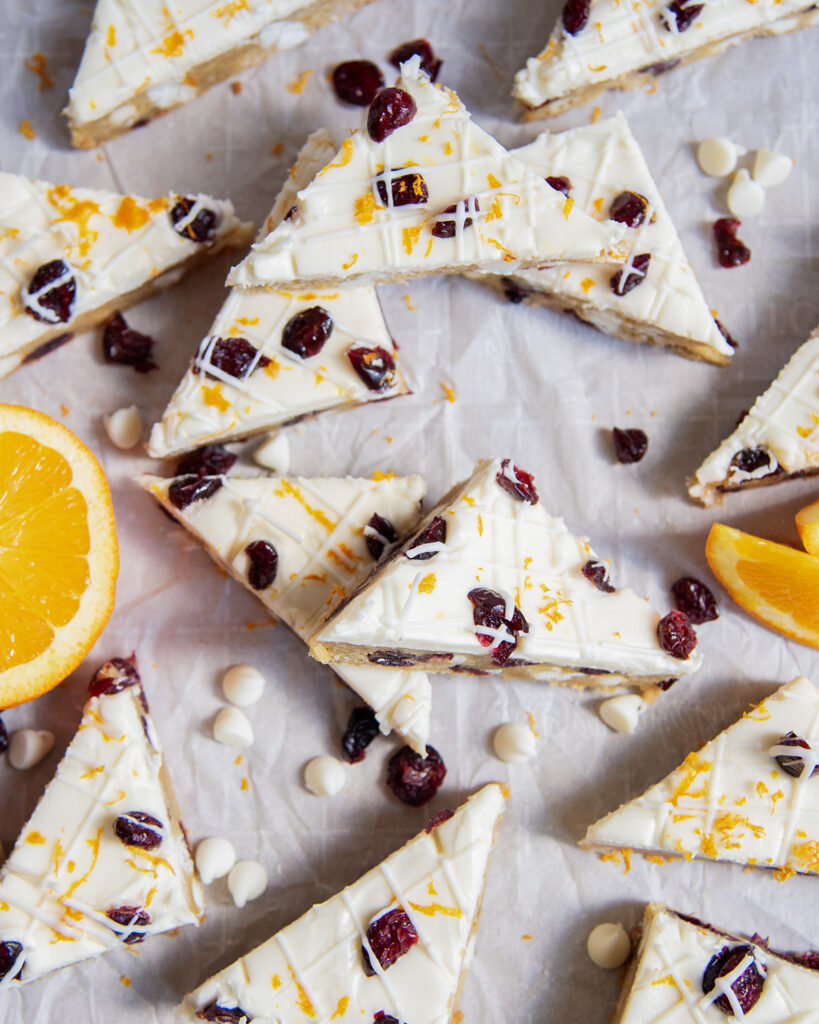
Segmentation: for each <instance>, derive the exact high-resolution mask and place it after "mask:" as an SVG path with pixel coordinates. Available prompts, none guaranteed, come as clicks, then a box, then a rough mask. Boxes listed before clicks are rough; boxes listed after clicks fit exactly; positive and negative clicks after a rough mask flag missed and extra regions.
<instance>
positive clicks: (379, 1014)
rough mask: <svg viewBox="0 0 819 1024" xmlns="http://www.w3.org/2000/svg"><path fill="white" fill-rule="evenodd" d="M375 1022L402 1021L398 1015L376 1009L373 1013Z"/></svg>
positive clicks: (389, 1022)
mask: <svg viewBox="0 0 819 1024" xmlns="http://www.w3.org/2000/svg"><path fill="white" fill-rule="evenodd" d="M373 1024H400V1021H399V1020H398V1018H397V1017H393V1016H392V1015H391V1014H389V1013H384V1011H383V1010H376V1012H375V1014H374V1015H373Z"/></svg>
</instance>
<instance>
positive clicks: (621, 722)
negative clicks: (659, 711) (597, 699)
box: [597, 693, 646, 733]
mask: <svg viewBox="0 0 819 1024" xmlns="http://www.w3.org/2000/svg"><path fill="white" fill-rule="evenodd" d="M645 709H646V702H645V701H644V700H643V698H642V697H638V696H637V694H636V693H624V694H622V695H621V696H619V697H612V698H611V699H610V700H604V701H603V703H602V704H601V705H600V707H599V708H598V711H597V713H598V714H599V715H600V717H601V718H602V719H603V721H604V722H605V723H606V725H607V726H608V727H609V728H610V729H614V731H615V732H628V733H632V732H634V730H635V729H636V728H637V719H638V718H639V717H640V715H641V714H642V713H643V712H644V711H645Z"/></svg>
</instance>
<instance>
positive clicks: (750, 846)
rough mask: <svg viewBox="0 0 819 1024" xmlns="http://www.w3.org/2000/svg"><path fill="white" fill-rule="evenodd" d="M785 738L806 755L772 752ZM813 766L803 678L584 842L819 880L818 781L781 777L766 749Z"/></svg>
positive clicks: (815, 722)
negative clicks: (798, 743)
mask: <svg viewBox="0 0 819 1024" xmlns="http://www.w3.org/2000/svg"><path fill="white" fill-rule="evenodd" d="M789 732H794V733H796V735H797V736H798V737H800V738H801V739H804V740H806V741H807V742H808V743H809V744H810V745H811V747H812V748H813V750H812V751H807V750H802V749H801V748H799V747H785V748H783V749H782V750H779V749H778V748H776V744H777V741H778V740H779V739H780V738H781V737H783V736H785V735H786V734H787V733H789ZM774 748H776V750H775V752H777V753H787V752H788V751H790V752H792V753H793V754H795V755H798V756H800V757H801V756H803V755H804V756H805V757H806V758H808V759H810V758H813V762H812V763H813V765H816V764H817V763H819V691H817V689H816V687H815V686H814V685H813V683H811V682H810V681H809V680H808V679H806V678H805V677H804V676H800V677H799V678H797V679H795V680H794V681H793V682H791V683H788V684H787V685H786V686H783V687H781V689H779V690H777V691H776V693H774V694H773V695H772V696H770V697H768V698H766V699H765V700H764V701H763V702H762V703H761V704H759V705H757V706H756V707H755V708H754V709H753V710H752V711H749V712H748V713H747V714H745V715H743V717H742V718H741V719H740V720H739V721H738V722H735V723H734V724H733V725H731V726H729V727H728V728H727V729H726V730H725V732H723V733H720V735H719V736H717V737H716V739H713V740H711V742H710V743H706V744H705V746H703V747H701V748H700V749H699V750H697V751H695V752H693V753H691V754H689V755H688V757H687V758H686V759H685V761H684V762H683V763H682V765H680V767H679V768H677V769H675V770H674V771H673V772H671V774H670V775H667V776H666V778H664V779H663V780H662V782H659V783H658V784H657V785H656V786H652V787H651V789H649V790H647V791H646V792H645V793H644V794H643V795H642V796H639V797H637V798H636V799H635V800H632V801H630V802H629V803H626V804H623V806H622V807H620V808H619V809H618V810H616V811H613V812H612V813H611V814H609V815H607V816H606V817H605V818H601V819H600V821H598V822H596V823H595V824H594V825H592V826H591V827H590V828H589V830H588V831H587V833H586V838H585V840H584V844H585V845H593V846H611V847H616V848H633V849H638V850H657V851H661V852H663V853H675V854H678V855H681V856H683V857H686V858H687V859H691V858H692V857H707V858H710V859H712V860H727V861H733V862H735V863H739V864H756V865H758V866H759V867H773V868H780V869H782V874H783V875H787V874H791V873H793V872H804V873H807V874H816V873H819V789H818V788H817V783H819V779H818V778H813V779H811V778H810V772H809V771H808V770H806V769H803V771H802V774H801V775H800V776H799V778H796V777H794V776H793V775H789V774H788V773H787V772H785V771H783V770H782V769H781V768H780V767H779V765H778V763H777V762H776V761H775V760H774V756H773V755H772V754H771V750H772V749H774Z"/></svg>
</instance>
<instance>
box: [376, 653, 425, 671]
mask: <svg viewBox="0 0 819 1024" xmlns="http://www.w3.org/2000/svg"><path fill="white" fill-rule="evenodd" d="M367 661H370V662H372V664H373V665H388V666H389V667H390V668H409V667H410V665H414V664H415V662H414V661H413V660H412V658H408V657H407V656H406V655H405V654H402V653H401V652H400V651H396V650H389V651H370V653H369V654H368V655H367Z"/></svg>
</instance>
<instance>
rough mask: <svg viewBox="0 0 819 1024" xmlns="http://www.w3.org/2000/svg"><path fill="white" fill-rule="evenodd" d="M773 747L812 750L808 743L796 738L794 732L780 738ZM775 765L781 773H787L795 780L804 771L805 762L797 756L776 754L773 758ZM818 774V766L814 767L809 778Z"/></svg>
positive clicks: (799, 737)
mask: <svg viewBox="0 0 819 1024" xmlns="http://www.w3.org/2000/svg"><path fill="white" fill-rule="evenodd" d="M774 746H777V747H800V748H801V749H802V750H812V749H813V748H812V747H811V745H810V743H808V741H807V740H803V739H802V738H801V736H797V735H796V733H795V732H789V733H786V734H785V735H784V736H781V737H780V738H779V739H778V740H777V741H776V743H775V744H774ZM774 760H775V761H776V763H777V764H778V765H779V767H780V768H781V769H782V771H783V772H787V773H788V775H792V776H793V777H794V778H795V779H798V778H800V776H801V775H802V772H803V771H804V770H805V762H804V760H803V759H802V758H801V757H799V756H798V755H794V756H792V757H791V756H789V755H788V754H777V756H776V757H775V758H774ZM817 772H819V765H814V768H813V771H812V772H811V773H810V774H811V777H813V776H814V775H816V773H817Z"/></svg>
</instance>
